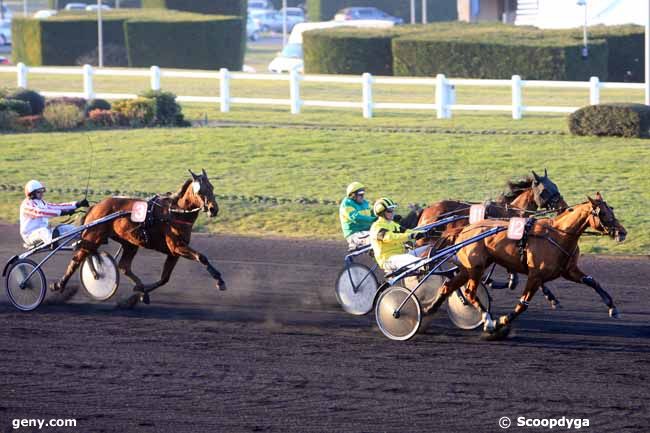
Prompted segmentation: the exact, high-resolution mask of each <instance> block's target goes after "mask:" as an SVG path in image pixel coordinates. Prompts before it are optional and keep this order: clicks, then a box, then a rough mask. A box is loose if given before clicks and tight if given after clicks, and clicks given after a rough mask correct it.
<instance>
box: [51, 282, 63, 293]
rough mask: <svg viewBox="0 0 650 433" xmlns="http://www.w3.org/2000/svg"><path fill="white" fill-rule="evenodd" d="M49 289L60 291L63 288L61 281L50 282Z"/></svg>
mask: <svg viewBox="0 0 650 433" xmlns="http://www.w3.org/2000/svg"><path fill="white" fill-rule="evenodd" d="M50 290H51V291H53V292H60V291H62V290H63V287H62V286H61V283H59V282H58V281H57V282H56V283H52V284H50Z"/></svg>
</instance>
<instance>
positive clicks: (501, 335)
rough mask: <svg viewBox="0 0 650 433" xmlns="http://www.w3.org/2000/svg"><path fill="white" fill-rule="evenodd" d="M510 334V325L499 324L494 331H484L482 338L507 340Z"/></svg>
mask: <svg viewBox="0 0 650 433" xmlns="http://www.w3.org/2000/svg"><path fill="white" fill-rule="evenodd" d="M508 334H510V325H505V326H499V327H497V328H496V329H495V330H494V331H492V332H487V331H483V333H481V339H482V340H485V341H499V340H505V339H506V338H507V337H508Z"/></svg>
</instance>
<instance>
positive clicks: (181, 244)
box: [52, 170, 226, 307]
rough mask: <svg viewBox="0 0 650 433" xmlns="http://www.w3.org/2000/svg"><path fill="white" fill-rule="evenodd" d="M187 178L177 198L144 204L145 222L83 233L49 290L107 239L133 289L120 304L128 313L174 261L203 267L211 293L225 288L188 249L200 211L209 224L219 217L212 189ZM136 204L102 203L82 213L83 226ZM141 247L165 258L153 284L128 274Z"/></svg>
mask: <svg viewBox="0 0 650 433" xmlns="http://www.w3.org/2000/svg"><path fill="white" fill-rule="evenodd" d="M189 172H190V174H191V176H192V177H191V178H190V179H187V180H186V181H185V182H184V183H183V185H182V186H181V187H180V189H179V190H178V192H176V193H174V194H171V193H167V194H166V195H162V196H158V195H157V196H155V197H153V198H152V199H150V200H149V201H148V206H147V209H148V210H147V215H148V218H147V220H146V221H145V222H144V223H135V222H133V221H131V219H130V218H117V219H115V220H113V221H110V222H107V223H105V224H100V225H97V226H95V227H92V228H89V229H86V230H84V231H83V232H82V234H81V239H80V241H79V243H78V246H77V250H76V252H75V253H74V255H73V257H72V260H71V261H70V264H69V265H68V267H67V269H66V271H65V274H64V275H63V276H62V277H61V279H60V280H59V281H57V282H56V283H54V284H53V286H52V289H53V290H54V291H62V290H63V289H64V288H65V286H66V284H67V282H68V280H69V279H70V277H71V276H72V275H73V274H74V272H75V271H76V270H77V268H78V267H79V265H80V264H81V263H83V261H84V259H85V258H86V257H87V256H88V255H89V254H91V253H94V252H96V251H97V249H98V248H99V246H100V245H102V244H105V243H107V242H108V239H113V240H114V241H116V242H118V243H119V244H120V245H121V246H122V251H123V252H122V255H121V257H120V260H119V263H118V269H119V270H120V271H121V272H122V273H123V274H124V275H126V276H127V277H128V278H129V279H130V280H131V281H133V283H134V284H135V286H134V287H133V291H134V294H133V295H132V296H131V297H130V298H128V299H127V300H126V301H124V302H121V303H120V306H122V307H133V306H135V305H136V304H137V303H138V302H144V303H147V304H148V303H149V292H151V291H153V290H155V289H157V288H158V287H160V286H162V285H164V284H166V283H167V282H168V281H169V278H170V277H171V274H172V271H173V270H174V267H175V266H176V263H177V262H178V259H179V257H184V258H186V259H189V260H195V261H197V262H199V263H201V264H202V265H204V266H205V267H206V269H207V271H208V272H209V273H210V275H211V276H212V278H214V279H215V280H216V286H217V288H218V289H219V290H226V283H225V282H224V280H223V278H222V277H221V273H220V272H219V271H218V270H217V269H216V268H215V267H214V266H212V264H211V263H210V261H209V260H208V259H207V257H206V256H205V255H203V254H201V253H199V252H197V251H195V250H194V249H192V248H191V247H190V246H189V243H190V237H191V235H192V227H193V225H194V223H195V222H196V219H197V218H198V215H199V212H200V211H201V210H203V212H205V213H207V214H208V216H209V217H211V218H214V217H216V216H217V215H218V213H219V205H218V204H217V201H216V199H215V197H214V190H213V186H212V184H211V183H210V180H209V179H208V175H207V173H206V172H205V170H202V172H201V174H199V175H197V174H194V172H192V170H189ZM136 201H140V200H138V199H133V198H125V197H109V198H105V199H104V200H102V201H100V202H99V203H97V204H96V205H94V206H92V207H91V208H90V209H89V210H88V213H87V214H86V216H85V218H84V223H85V224H87V223H90V222H92V221H95V220H97V219H99V218H102V217H105V216H107V215H110V214H112V213H115V212H119V211H131V210H132V208H133V204H134V203H135V202H136ZM141 247H142V248H147V249H152V250H156V251H159V252H161V253H163V254H165V255H166V256H167V259H166V260H165V264H164V266H163V270H162V275H161V277H160V280H159V281H157V282H155V283H153V284H143V283H142V281H141V280H140V278H138V276H137V275H135V274H134V273H133V271H132V269H131V263H132V262H133V258H134V257H135V255H136V254H137V252H138V249H139V248H141Z"/></svg>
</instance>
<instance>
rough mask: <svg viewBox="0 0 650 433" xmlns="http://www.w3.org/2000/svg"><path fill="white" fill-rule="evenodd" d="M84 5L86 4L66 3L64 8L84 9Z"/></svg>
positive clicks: (72, 9)
mask: <svg viewBox="0 0 650 433" xmlns="http://www.w3.org/2000/svg"><path fill="white" fill-rule="evenodd" d="M86 6H88V5H87V4H86V3H68V4H67V5H65V8H64V9H65V10H66V11H85V10H86Z"/></svg>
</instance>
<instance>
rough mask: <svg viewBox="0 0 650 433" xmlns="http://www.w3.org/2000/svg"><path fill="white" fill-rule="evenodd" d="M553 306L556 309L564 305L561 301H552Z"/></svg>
mask: <svg viewBox="0 0 650 433" xmlns="http://www.w3.org/2000/svg"><path fill="white" fill-rule="evenodd" d="M551 308H552V309H554V310H559V309H560V308H562V306H561V305H560V301H551Z"/></svg>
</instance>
